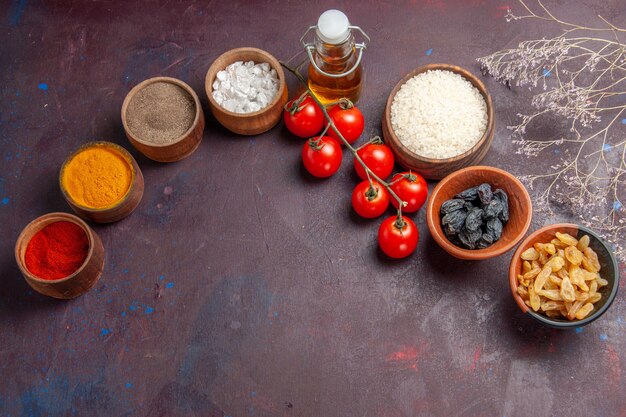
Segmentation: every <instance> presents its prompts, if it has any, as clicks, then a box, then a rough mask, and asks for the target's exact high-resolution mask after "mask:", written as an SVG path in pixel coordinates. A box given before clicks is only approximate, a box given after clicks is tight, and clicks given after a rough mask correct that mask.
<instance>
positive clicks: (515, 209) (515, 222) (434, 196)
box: [426, 166, 533, 261]
mask: <svg viewBox="0 0 626 417" xmlns="http://www.w3.org/2000/svg"><path fill="white" fill-rule="evenodd" d="M482 183H487V184H490V185H491V187H492V188H493V189H494V190H495V189H497V188H501V189H502V190H504V191H505V192H506V193H507V195H508V196H509V221H508V222H507V223H506V224H505V225H504V227H503V229H502V237H501V238H500V240H498V241H497V242H495V243H494V244H493V245H491V246H489V247H488V248H485V249H464V248H461V247H459V246H456V245H455V244H454V243H452V242H450V241H449V240H448V238H447V237H446V235H445V234H444V232H443V229H442V228H441V214H440V212H439V210H440V208H441V204H443V202H444V201H446V200H449V199H451V198H454V196H455V195H456V194H458V193H460V192H461V191H463V190H466V189H468V188H471V187H474V186H477V185H480V184H482ZM532 215H533V208H532V203H531V200H530V196H529V195H528V191H526V188H525V187H524V185H523V184H522V183H521V182H520V181H519V180H518V179H517V178H515V176H513V175H512V174H510V173H508V172H506V171H503V170H501V169H498V168H494V167H488V166H473V167H468V168H463V169H461V170H459V171H456V172H454V173H452V174H450V175H448V176H447V177H445V178H444V179H443V180H441V181H440V182H439V184H437V186H436V187H435V188H434V189H433V191H432V193H431V194H430V198H429V199H428V205H427V206H426V222H427V223H428V229H429V230H430V234H431V235H432V236H433V238H434V239H435V242H437V243H438V244H439V246H441V247H442V248H443V249H444V250H445V251H446V252H448V253H449V254H450V255H452V256H454V257H455V258H459V259H466V260H471V261H477V260H483V259H489V258H493V257H496V256H499V255H502V254H503V253H505V252H507V251H509V250H510V249H512V248H513V246H515V245H516V244H517V243H518V242H519V241H520V240H521V239H522V238H523V237H524V235H525V234H526V232H527V231H528V228H529V227H530V222H531V220H532Z"/></svg>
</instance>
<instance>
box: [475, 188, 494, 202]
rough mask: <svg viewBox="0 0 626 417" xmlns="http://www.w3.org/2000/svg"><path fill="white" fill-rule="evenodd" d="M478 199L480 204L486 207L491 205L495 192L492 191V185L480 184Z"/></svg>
mask: <svg viewBox="0 0 626 417" xmlns="http://www.w3.org/2000/svg"><path fill="white" fill-rule="evenodd" d="M478 198H479V199H480V202H481V203H482V205H483V206H484V205H485V204H489V202H490V201H491V199H492V198H493V192H492V191H491V185H489V184H480V185H479V186H478Z"/></svg>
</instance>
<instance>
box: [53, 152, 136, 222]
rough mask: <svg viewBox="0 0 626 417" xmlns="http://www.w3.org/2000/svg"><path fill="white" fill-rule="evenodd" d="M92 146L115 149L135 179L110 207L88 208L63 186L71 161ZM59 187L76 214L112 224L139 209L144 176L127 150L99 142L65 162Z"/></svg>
mask: <svg viewBox="0 0 626 417" xmlns="http://www.w3.org/2000/svg"><path fill="white" fill-rule="evenodd" d="M91 146H107V147H110V148H113V149H114V150H116V151H117V152H118V153H120V154H121V155H122V156H123V157H124V158H125V159H126V161H127V162H128V164H129V165H130V168H131V172H132V177H133V178H132V180H131V183H130V189H129V190H128V192H127V193H126V195H125V196H124V197H122V199H121V200H120V201H118V202H117V203H115V204H114V205H112V206H109V207H104V208H92V207H86V206H84V205H82V204H80V203H78V202H76V201H74V199H73V198H72V196H71V195H70V194H69V193H68V192H67V190H66V189H65V187H64V186H63V181H62V178H63V170H64V169H65V167H66V166H67V164H68V163H69V161H70V160H71V159H72V158H73V157H74V155H76V154H77V153H79V152H81V151H82V150H83V149H85V148H89V147H91ZM59 187H60V188H61V192H62V193H63V197H64V198H65V201H67V204H69V206H70V207H71V208H72V210H74V212H75V213H76V214H78V215H79V216H80V217H82V218H83V219H86V220H90V221H92V222H96V223H112V222H116V221H118V220H121V219H123V218H124V217H126V216H128V215H130V214H131V213H132V212H133V211H134V210H135V209H136V208H137V206H138V205H139V202H140V201H141V198H142V197H143V189H144V183H143V174H142V173H141V170H140V169H139V165H137V161H135V158H133V156H132V155H131V154H130V153H129V152H128V151H127V150H126V149H124V148H123V147H121V146H119V145H117V144H115V143H111V142H104V141H99V142H89V143H86V144H84V145H83V146H81V147H80V148H78V149H77V150H76V151H75V152H74V153H72V154H71V155H70V156H69V157H68V158H67V159H66V160H65V162H64V163H63V166H61V171H60V173H59Z"/></svg>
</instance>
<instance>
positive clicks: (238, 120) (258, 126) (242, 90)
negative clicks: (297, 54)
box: [205, 48, 288, 135]
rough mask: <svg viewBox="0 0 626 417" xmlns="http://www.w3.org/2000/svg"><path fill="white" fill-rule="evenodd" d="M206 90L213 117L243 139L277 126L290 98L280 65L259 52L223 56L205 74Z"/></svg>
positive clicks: (244, 50)
mask: <svg viewBox="0 0 626 417" xmlns="http://www.w3.org/2000/svg"><path fill="white" fill-rule="evenodd" d="M205 89H206V93H207V97H208V99H209V107H210V108H211V112H212V113H213V116H214V117H215V118H216V119H217V121H218V122H220V123H221V124H222V126H224V127H225V128H226V129H228V130H230V131H231V132H234V133H237V134H240V135H258V134H260V133H263V132H266V131H268V130H270V129H271V128H272V127H274V126H276V124H277V123H278V122H279V121H280V119H281V116H282V114H283V106H284V105H285V103H286V102H287V98H288V92H287V83H286V82H285V73H284V72H283V70H282V68H281V66H280V63H279V62H278V60H277V59H276V58H274V56H272V55H271V54H270V53H268V52H266V51H264V50H262V49H258V48H237V49H231V50H230V51H227V52H225V53H223V54H222V55H220V56H219V57H218V58H217V59H216V60H215V61H213V64H211V67H210V68H209V70H208V72H207V74H206V79H205Z"/></svg>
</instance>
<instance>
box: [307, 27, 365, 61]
mask: <svg viewBox="0 0 626 417" xmlns="http://www.w3.org/2000/svg"><path fill="white" fill-rule="evenodd" d="M315 52H316V55H317V56H318V58H321V59H322V60H324V61H326V62H327V63H329V64H342V63H345V62H347V61H348V60H349V59H350V58H351V57H352V56H353V55H354V52H355V47H354V36H353V35H352V34H350V35H348V37H347V38H346V40H345V41H343V42H341V43H337V44H332V43H326V42H324V41H323V40H321V39H320V38H319V37H318V36H315Z"/></svg>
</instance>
